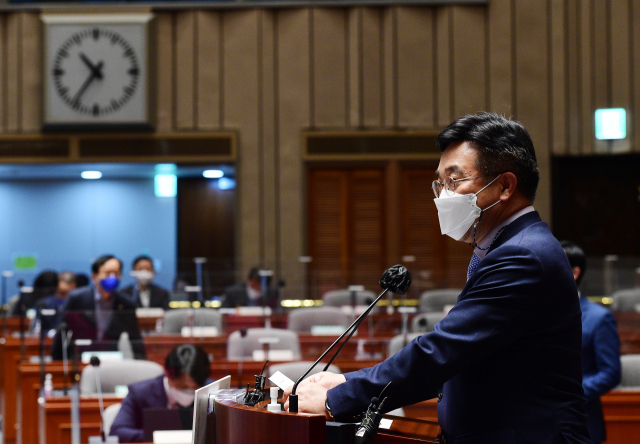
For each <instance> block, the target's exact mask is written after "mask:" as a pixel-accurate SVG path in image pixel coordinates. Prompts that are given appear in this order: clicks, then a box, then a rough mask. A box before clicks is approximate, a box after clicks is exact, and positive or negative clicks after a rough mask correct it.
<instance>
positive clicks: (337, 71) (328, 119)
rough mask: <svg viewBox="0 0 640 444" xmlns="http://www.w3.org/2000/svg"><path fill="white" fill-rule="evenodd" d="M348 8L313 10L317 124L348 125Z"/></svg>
mask: <svg viewBox="0 0 640 444" xmlns="http://www.w3.org/2000/svg"><path fill="white" fill-rule="evenodd" d="M346 20H347V18H346V11H345V10H344V9H330V8H327V9H316V10H314V11H313V97H312V100H313V107H314V108H313V109H314V113H313V114H314V122H312V124H313V126H314V127H317V128H339V127H345V126H346V125H347V96H346V94H347V85H348V78H347V65H346V60H347V49H346V38H347V36H346V26H347V23H346Z"/></svg>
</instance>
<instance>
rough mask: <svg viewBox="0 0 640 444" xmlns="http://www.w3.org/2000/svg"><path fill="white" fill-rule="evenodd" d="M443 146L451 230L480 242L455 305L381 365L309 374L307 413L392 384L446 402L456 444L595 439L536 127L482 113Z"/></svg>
mask: <svg viewBox="0 0 640 444" xmlns="http://www.w3.org/2000/svg"><path fill="white" fill-rule="evenodd" d="M437 144H438V146H439V148H440V150H441V153H442V154H441V157H440V163H439V165H438V169H437V171H436V180H435V181H434V183H433V191H434V194H435V196H436V199H435V200H434V203H435V205H436V207H437V210H438V219H439V222H440V230H441V232H442V234H445V235H448V236H450V237H451V238H453V239H454V240H457V241H461V242H465V243H468V244H469V245H470V251H469V255H470V256H471V260H470V264H469V269H468V272H467V283H466V285H465V286H464V288H463V290H462V292H461V293H460V296H459V297H458V300H457V303H456V305H455V306H454V307H453V308H452V309H451V311H450V312H449V314H448V315H447V316H446V317H445V318H444V319H443V320H442V321H440V322H439V323H438V324H436V325H435V326H434V329H433V331H432V332H430V333H426V334H424V335H422V336H419V337H417V338H416V339H414V340H412V341H411V342H410V343H409V344H407V346H406V347H405V348H403V349H402V350H400V351H399V352H398V353H396V354H395V355H394V356H392V357H390V358H388V359H387V360H385V361H384V362H382V363H380V364H378V365H376V366H375V367H371V368H365V369H362V370H359V371H356V372H352V373H347V374H345V375H336V374H333V373H329V372H323V373H318V374H317V375H314V376H312V377H310V378H308V379H307V380H306V381H304V382H303V383H301V384H300V385H299V386H298V388H297V395H298V406H299V411H305V412H312V413H324V414H325V415H327V416H333V417H335V418H337V419H338V420H340V419H347V418H350V417H352V416H354V415H358V414H362V412H364V411H365V410H366V409H367V407H368V405H369V404H370V402H371V399H372V398H374V397H378V396H380V393H381V392H382V389H383V388H384V387H385V386H386V385H387V384H389V383H391V385H390V386H389V387H388V388H387V389H386V391H385V392H384V396H383V398H387V399H386V402H385V404H384V409H383V410H385V411H389V410H392V409H396V408H398V407H401V406H406V405H410V404H413V403H416V402H419V401H424V400H427V399H430V398H435V397H437V398H438V399H439V402H438V422H439V424H440V427H441V428H442V442H446V443H447V444H469V443H473V444H485V443H491V444H503V443H504V444H510V443H518V444H543V443H584V444H586V443H590V442H591V441H590V439H589V432H588V430H587V426H586V412H585V403H586V400H585V398H584V392H583V389H582V337H581V331H582V326H581V322H580V316H581V312H580V304H579V301H578V293H577V291H576V285H575V282H574V280H573V275H572V273H571V267H570V266H569V261H568V260H567V256H566V255H565V254H564V251H563V250H562V247H561V246H560V243H559V242H558V241H557V240H556V238H554V237H553V235H552V234H551V231H550V230H549V227H548V225H547V224H546V223H544V222H543V221H542V220H541V218H540V216H539V215H538V213H537V212H536V211H535V210H534V208H533V201H534V198H535V194H536V189H537V185H538V181H539V171H538V165H537V161H536V155H535V151H534V148H533V142H532V141H531V138H530V136H529V134H528V133H527V131H526V129H525V128H524V127H523V126H522V125H521V124H519V123H518V122H515V121H513V120H509V119H507V118H505V117H503V116H500V115H498V114H495V113H487V112H482V113H478V114H472V115H467V116H464V117H461V118H460V119H458V120H456V121H454V122H453V123H452V124H450V125H449V126H448V127H447V128H445V129H444V130H443V131H442V132H441V133H440V134H439V135H438V138H437ZM435 260H436V261H438V260H443V258H438V257H436V258H435ZM290 393H291V389H290V388H289V389H287V391H286V393H285V395H286V396H288V395H289V394H290ZM288 403H289V400H288V399H287V401H286V405H285V408H288Z"/></svg>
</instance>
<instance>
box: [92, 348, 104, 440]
mask: <svg viewBox="0 0 640 444" xmlns="http://www.w3.org/2000/svg"><path fill="white" fill-rule="evenodd" d="M90 363H91V365H92V366H93V374H94V375H95V378H96V388H97V390H98V403H99V404H100V437H101V438H102V442H105V439H104V402H103V400H102V383H101V382H100V358H98V357H97V356H91V360H90Z"/></svg>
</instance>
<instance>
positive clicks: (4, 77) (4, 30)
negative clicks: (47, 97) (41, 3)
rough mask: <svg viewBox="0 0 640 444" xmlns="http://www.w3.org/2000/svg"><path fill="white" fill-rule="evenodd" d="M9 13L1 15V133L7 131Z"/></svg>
mask: <svg viewBox="0 0 640 444" xmlns="http://www.w3.org/2000/svg"><path fill="white" fill-rule="evenodd" d="M6 23H7V15H5V14H3V15H0V134H1V133H4V132H5V131H6V118H7V96H6V94H7V71H6V69H7V62H6V57H7V56H6V53H7V51H6V50H7V38H6V36H7V26H6Z"/></svg>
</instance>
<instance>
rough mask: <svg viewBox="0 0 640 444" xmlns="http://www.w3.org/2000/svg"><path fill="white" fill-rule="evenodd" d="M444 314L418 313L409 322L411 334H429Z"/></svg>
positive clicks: (438, 312)
mask: <svg viewBox="0 0 640 444" xmlns="http://www.w3.org/2000/svg"><path fill="white" fill-rule="evenodd" d="M444 317H445V314H444V313H443V312H441V311H436V312H429V313H420V314H417V315H416V316H414V317H413V319H412V320H411V328H410V331H411V333H429V332H431V331H433V326H434V325H436V324H437V323H438V322H440V321H442V320H443V319H444Z"/></svg>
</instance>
